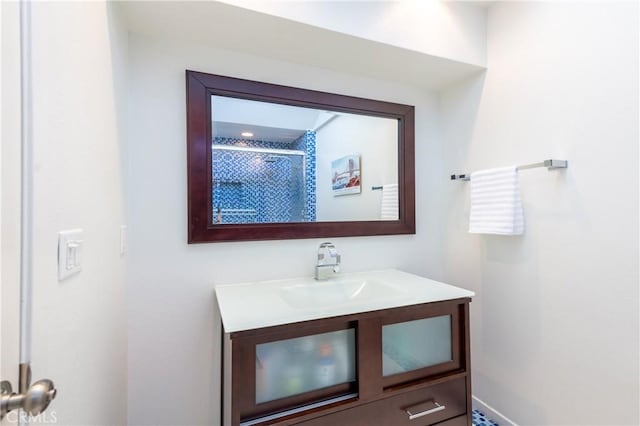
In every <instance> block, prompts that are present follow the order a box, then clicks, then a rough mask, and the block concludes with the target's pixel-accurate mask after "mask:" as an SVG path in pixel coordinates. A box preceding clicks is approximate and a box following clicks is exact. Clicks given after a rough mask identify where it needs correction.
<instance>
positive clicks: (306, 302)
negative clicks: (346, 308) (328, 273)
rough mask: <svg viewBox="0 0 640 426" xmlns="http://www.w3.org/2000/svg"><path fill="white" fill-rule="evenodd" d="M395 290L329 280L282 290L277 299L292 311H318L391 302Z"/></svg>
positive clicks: (373, 283) (382, 285) (363, 281)
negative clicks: (352, 305)
mask: <svg viewBox="0 0 640 426" xmlns="http://www.w3.org/2000/svg"><path fill="white" fill-rule="evenodd" d="M402 293H404V292H403V291H402V290H400V289H399V288H396V287H395V286H391V285H389V284H385V283H383V282H380V281H377V280H372V279H332V280H329V281H315V282H311V283H304V284H294V285H289V286H284V287H281V288H280V289H279V295H280V297H281V298H282V300H284V301H285V302H286V303H287V304H288V305H289V306H291V307H292V308H301V309H304V308H321V307H325V306H339V305H345V304H354V303H360V302H370V301H375V300H383V299H388V298H394V297H397V296H399V295H400V294H402Z"/></svg>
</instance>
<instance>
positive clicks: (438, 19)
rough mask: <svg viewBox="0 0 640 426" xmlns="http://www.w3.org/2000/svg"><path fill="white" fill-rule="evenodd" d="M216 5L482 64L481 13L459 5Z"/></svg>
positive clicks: (234, 0)
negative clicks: (233, 7) (233, 6)
mask: <svg viewBox="0 0 640 426" xmlns="http://www.w3.org/2000/svg"><path fill="white" fill-rule="evenodd" d="M222 1H224V2H225V3H229V4H233V5H236V6H241V7H245V8H247V9H252V10H255V11H258V12H263V13H268V14H271V15H275V16H280V17H282V18H287V19H291V20H294V21H298V22H302V23H305V24H309V25H314V26H317V27H322V28H327V29H330V30H333V31H339V32H342V33H345V34H350V35H353V36H356V37H362V38H365V39H369V40H375V41H379V42H382V43H387V44H390V45H393V46H399V47H404V48H406V49H411V50H415V51H418V52H422V53H426V54H429V55H434V56H440V57H443V58H449V59H453V60H456V61H460V62H467V63H470V64H476V65H485V64H486V43H485V32H486V10H485V9H483V8H479V7H472V6H470V5H467V4H464V3H461V2H454V1H334V2H331V4H330V5H327V4H326V2H322V1H295V0H289V1H286V0H284V1H283V0H280V1H273V0H271V1H268V0H267V1H265V0H222ZM354 23H357V24H356V25H354Z"/></svg>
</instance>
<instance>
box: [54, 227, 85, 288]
mask: <svg viewBox="0 0 640 426" xmlns="http://www.w3.org/2000/svg"><path fill="white" fill-rule="evenodd" d="M82 238H83V237H82V229H71V230H68V231H60V232H58V281H62V280H64V279H65V278H67V277H68V276H70V275H73V274H75V273H78V272H80V270H81V269H82V242H83V241H82Z"/></svg>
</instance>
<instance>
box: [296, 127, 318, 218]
mask: <svg viewBox="0 0 640 426" xmlns="http://www.w3.org/2000/svg"><path fill="white" fill-rule="evenodd" d="M293 149H296V150H298V151H304V153H305V159H306V164H305V175H304V188H305V210H304V211H305V222H315V221H316V132H314V131H311V130H307V131H306V132H305V133H304V135H302V136H300V137H299V138H298V139H297V140H296V141H295V142H294V148H293Z"/></svg>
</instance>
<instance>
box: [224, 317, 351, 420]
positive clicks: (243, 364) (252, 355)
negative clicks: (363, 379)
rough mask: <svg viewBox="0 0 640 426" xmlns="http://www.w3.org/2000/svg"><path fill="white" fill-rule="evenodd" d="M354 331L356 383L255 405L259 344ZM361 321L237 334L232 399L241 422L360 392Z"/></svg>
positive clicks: (338, 385) (234, 340)
mask: <svg viewBox="0 0 640 426" xmlns="http://www.w3.org/2000/svg"><path fill="white" fill-rule="evenodd" d="M349 329H353V330H354V338H355V342H354V343H355V344H356V354H355V355H356V356H355V357H354V370H355V371H356V377H355V380H354V381H353V382H349V383H341V384H337V385H334V386H329V387H326V388H322V389H317V390H312V391H308V392H303V393H299V394H296V395H292V396H289V397H285V398H280V399H276V400H272V401H266V402H262V403H260V404H256V346H257V345H259V344H263V343H271V342H276V341H280V340H288V339H295V338H298V337H304V336H313V335H315V334H323V333H330V332H333V331H341V330H349ZM357 339H358V322H357V321H349V320H342V321H337V322H336V321H330V322H329V323H327V324H317V323H316V324H309V323H306V324H305V323H303V324H297V325H295V324H294V325H293V326H292V325H291V324H289V325H286V326H281V327H274V328H273V329H271V330H269V331H267V332H265V333H261V334H256V335H251V336H246V337H238V338H236V339H232V340H231V345H232V361H231V368H232V372H231V377H232V394H233V396H232V398H233V399H232V400H233V401H234V404H233V411H235V412H236V413H237V415H238V416H241V421H245V420H251V419H255V418H259V417H263V416H267V415H270V414H274V413H277V412H280V411H287V410H290V409H292V408H295V407H301V406H304V405H307V404H310V403H314V402H318V401H322V400H327V399H330V398H334V397H338V396H343V395H348V394H350V393H357V392H358V373H357V372H358V356H357Z"/></svg>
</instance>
